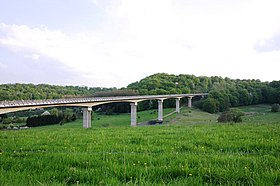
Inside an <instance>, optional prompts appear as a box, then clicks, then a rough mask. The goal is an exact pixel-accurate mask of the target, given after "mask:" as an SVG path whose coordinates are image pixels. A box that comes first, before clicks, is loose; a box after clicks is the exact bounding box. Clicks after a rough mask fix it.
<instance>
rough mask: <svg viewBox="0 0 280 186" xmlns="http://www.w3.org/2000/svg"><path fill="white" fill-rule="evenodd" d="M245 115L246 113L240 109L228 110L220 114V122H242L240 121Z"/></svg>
mask: <svg viewBox="0 0 280 186" xmlns="http://www.w3.org/2000/svg"><path fill="white" fill-rule="evenodd" d="M243 115H244V113H243V112H240V111H238V110H231V111H226V112H223V113H222V114H221V115H220V116H219V118H218V122H220V123H227V122H235V123H240V122H242V116H243Z"/></svg>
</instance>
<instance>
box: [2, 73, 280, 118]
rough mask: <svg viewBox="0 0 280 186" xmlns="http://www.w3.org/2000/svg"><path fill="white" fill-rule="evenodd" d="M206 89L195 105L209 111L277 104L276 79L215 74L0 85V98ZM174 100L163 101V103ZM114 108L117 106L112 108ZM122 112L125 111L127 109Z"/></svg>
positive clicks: (278, 85) (168, 104)
mask: <svg viewBox="0 0 280 186" xmlns="http://www.w3.org/2000/svg"><path fill="white" fill-rule="evenodd" d="M198 92H208V93H209V94H210V95H209V96H208V98H207V99H206V100H202V101H200V102H197V103H196V106H197V107H199V108H201V109H203V110H205V111H207V112H211V113H215V112H218V111H225V110H227V109H228V108H229V107H235V106H246V105H253V104H262V103H268V104H273V103H280V81H273V82H261V81H260V80H254V79H253V80H240V79H236V80H233V79H229V78H221V77H217V76H212V77H206V76H200V77H197V76H194V75H184V74H180V75H173V74H166V73H158V74H154V75H151V76H148V77H146V78H144V79H142V80H140V81H137V82H134V83H131V84H129V85H128V86H127V87H126V88H122V89H116V88H100V87H95V88H89V87H79V86H55V85H46V84H40V85H33V84H3V85H0V101H1V100H25V99H56V98H65V97H83V96H114V95H137V94H141V95H148V94H149V95H153V94H181V93H198ZM149 104H150V103H142V104H141V105H140V108H141V110H144V109H148V108H155V107H156V104H153V103H152V105H149ZM173 104H174V103H172V102H170V101H168V100H167V101H166V104H165V106H166V107H171V106H173ZM113 110H117V109H113ZM123 110H124V111H126V110H129V109H127V108H125V109H123Z"/></svg>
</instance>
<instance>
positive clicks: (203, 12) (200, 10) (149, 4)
mask: <svg viewBox="0 0 280 186" xmlns="http://www.w3.org/2000/svg"><path fill="white" fill-rule="evenodd" d="M159 72H165V73H170V74H194V75H196V76H202V75H203V76H222V77H229V78H233V79H237V78H238V79H260V80H262V81H272V80H280V1H279V0H24V1H23V0H0V83H16V82H19V83H35V84H38V83H48V84H58V85H80V86H89V87H125V86H127V85H128V84H129V83H132V82H134V81H138V80H140V79H142V78H144V77H146V76H148V75H152V74H154V73H159Z"/></svg>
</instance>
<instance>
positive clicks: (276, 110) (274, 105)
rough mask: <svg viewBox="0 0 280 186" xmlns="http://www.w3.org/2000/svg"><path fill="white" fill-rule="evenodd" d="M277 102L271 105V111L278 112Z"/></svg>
mask: <svg viewBox="0 0 280 186" xmlns="http://www.w3.org/2000/svg"><path fill="white" fill-rule="evenodd" d="M279 107H280V106H279V104H277V103H275V104H273V105H272V107H271V112H278V111H279Z"/></svg>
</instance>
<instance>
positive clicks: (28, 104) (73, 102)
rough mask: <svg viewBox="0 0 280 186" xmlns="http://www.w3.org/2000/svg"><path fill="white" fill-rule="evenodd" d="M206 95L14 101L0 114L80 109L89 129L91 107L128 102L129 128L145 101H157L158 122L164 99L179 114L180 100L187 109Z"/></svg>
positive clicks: (1, 105) (2, 104) (0, 106)
mask: <svg viewBox="0 0 280 186" xmlns="http://www.w3.org/2000/svg"><path fill="white" fill-rule="evenodd" d="M207 95H208V93H196V94H170V95H145V96H118V97H87V98H66V99H46V100H14V101H1V102H0V114H5V113H10V112H17V111H22V110H29V109H36V108H47V107H62V106H63V107H73V106H77V107H82V111H83V127H84V128H91V112H92V107H93V106H97V105H102V104H107V103H118V102H128V103H130V106H131V122H130V124H131V126H136V125H137V104H138V103H139V102H141V101H146V100H158V121H163V101H164V100H165V99H171V98H175V99H176V112H178V113H179V112H180V99H181V98H184V97H187V98H188V107H192V98H193V97H204V96H207Z"/></svg>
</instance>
